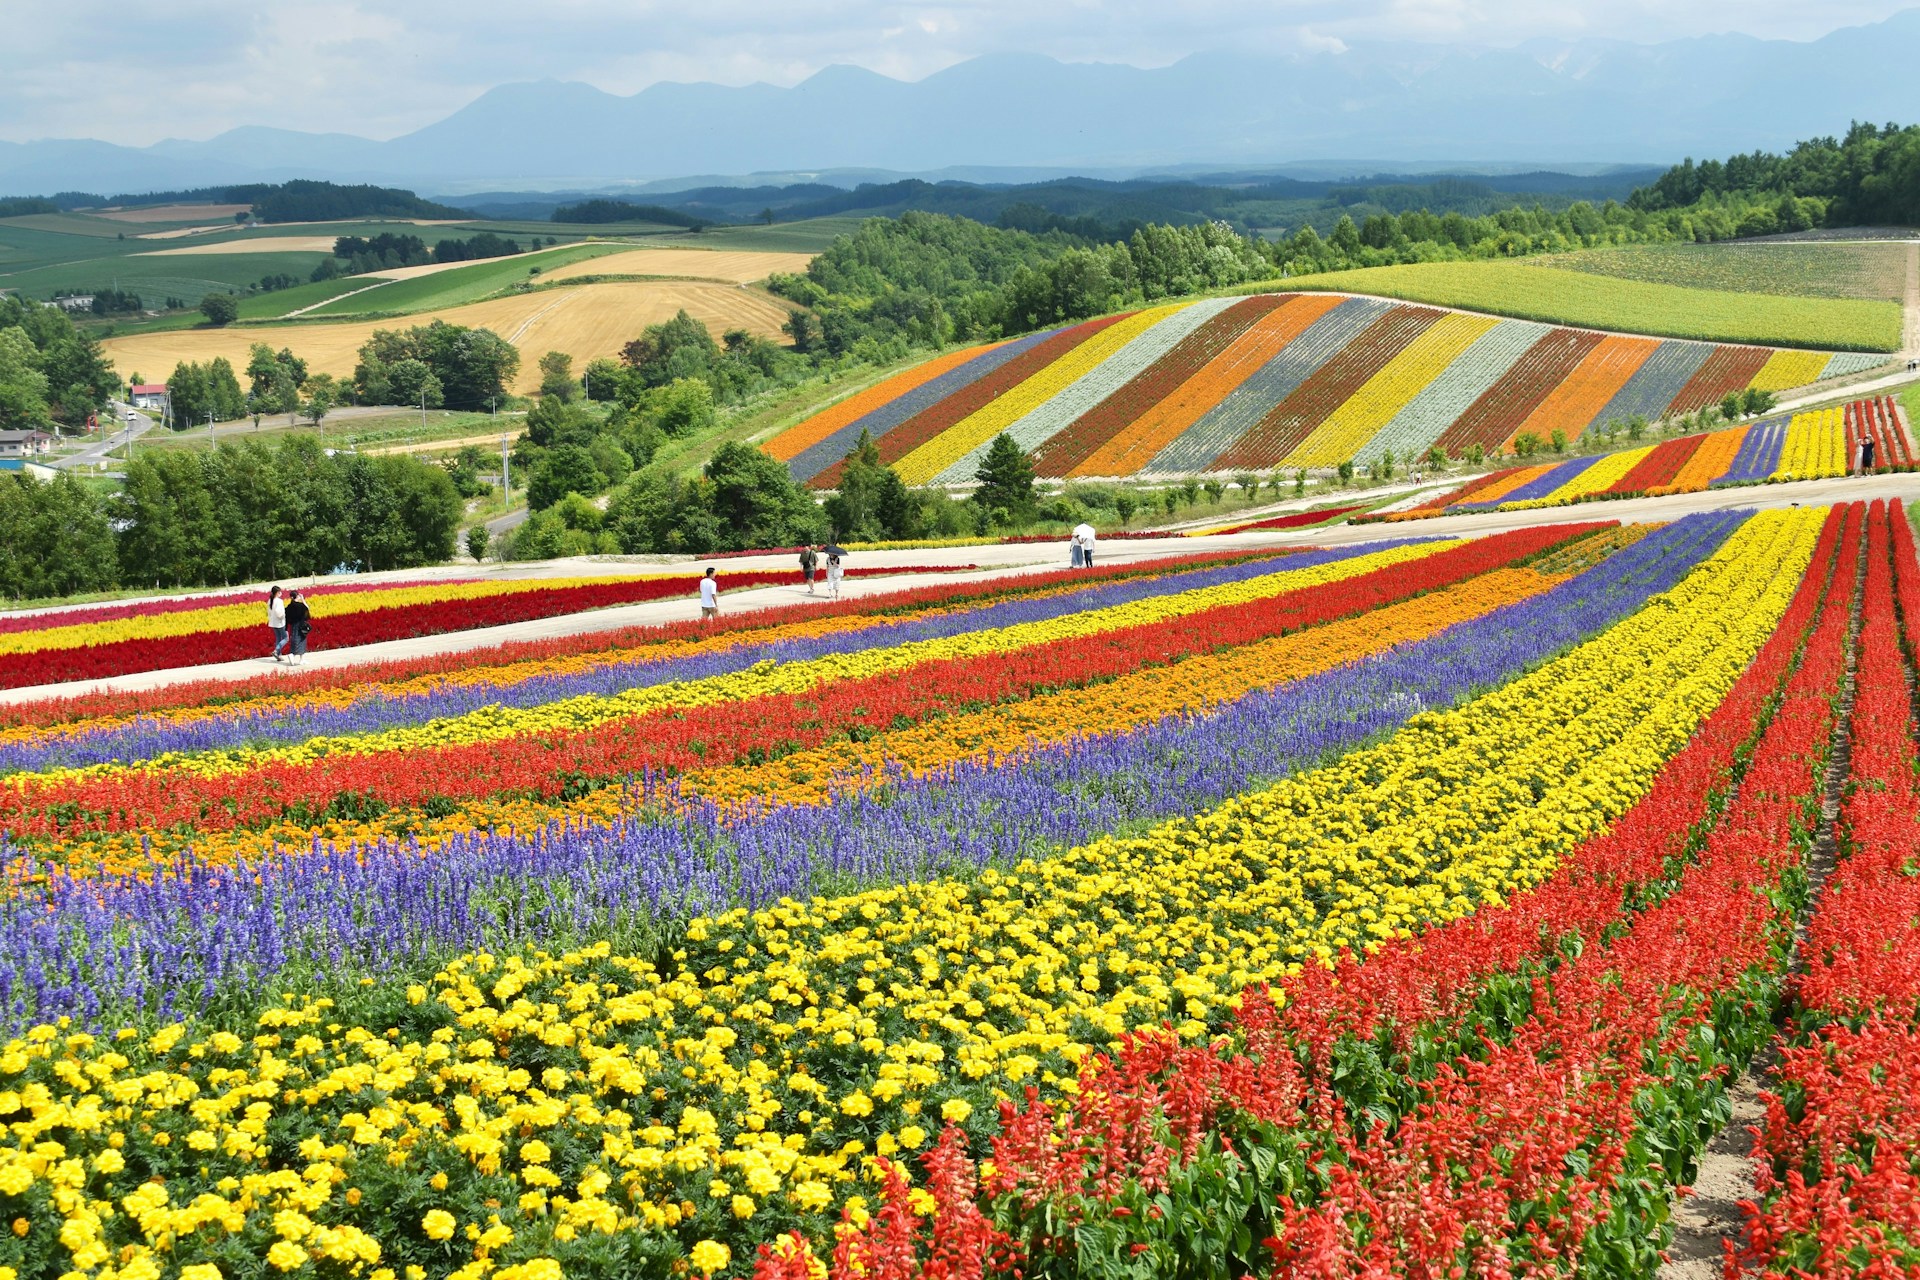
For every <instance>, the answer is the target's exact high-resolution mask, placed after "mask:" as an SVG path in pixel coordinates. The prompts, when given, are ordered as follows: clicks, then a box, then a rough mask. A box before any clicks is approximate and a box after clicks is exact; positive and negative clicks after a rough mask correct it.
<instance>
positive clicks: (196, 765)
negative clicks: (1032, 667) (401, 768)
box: [6, 539, 1459, 794]
mask: <svg viewBox="0 0 1920 1280" xmlns="http://www.w3.org/2000/svg"><path fill="white" fill-rule="evenodd" d="M1458 545H1459V541H1458V540H1457V539H1455V540H1450V541H1445V542H1428V543H1420V544H1418V545H1415V546H1406V547H1396V548H1392V549H1390V550H1387V551H1378V552H1373V553H1371V554H1369V555H1363V556H1354V557H1352V558H1351V559H1347V560H1340V561H1336V562H1334V563H1331V564H1325V565H1315V566H1312V567H1309V568H1304V569H1289V570H1283V571H1281V572H1278V573H1269V574H1263V575H1261V576H1259V577H1257V578H1254V579H1251V580H1249V581H1247V582H1238V583H1229V584H1226V585H1222V586H1215V587H1203V588H1199V589H1196V590H1193V591H1183V592H1179V593H1177V594H1175V595H1170V596H1157V597H1153V598H1150V599H1146V600H1138V601H1134V602H1132V603H1130V604H1123V605H1117V606H1114V607H1112V608H1108V609H1095V610H1088V611H1086V612H1083V613H1075V614H1069V615H1067V616H1065V617H1061V618H1054V619H1049V620H1047V621H1044V622H1027V623H1020V624H1017V625H1015V626H1011V627H1000V628H994V629H991V630H987V631H976V632H969V633H966V634H963V635H957V636H950V637H946V638H944V639H939V640H921V641H915V642H913V643H910V644H901V645H895V646H893V647H891V648H880V649H867V650H863V651H861V652H858V653H846V654H833V655H830V656H828V657H823V658H814V659H810V660H808V661H805V662H784V663H775V662H771V661H768V662H761V663H756V664H755V665H753V666H752V667H749V668H748V669H747V670H745V671H737V672H733V673H731V674H728V675H723V676H713V677H710V678H708V679H705V680H688V681H676V682H673V683H670V684H660V685H650V686H647V687H645V688H639V689H628V690H625V691H624V692H621V693H617V694H583V695H581V696H579V697H575V698H566V699H563V700H561V701H558V702H550V703H547V704H545V705H543V706H538V707H528V708H524V709H520V708H505V707H487V708H483V709H481V710H478V711H474V712H470V713H468V714H466V715H462V716H452V717H448V718H447V719H444V720H435V721H429V722H428V723H426V724H420V725H408V726H406V727H404V728H398V729H388V730H384V731H382V732H379V733H370V734H363V735H358V736H351V737H331V738H311V739H309V740H307V741H306V742H303V743H300V744H298V745H297V746H291V747H270V748H266V749H262V750H229V751H208V752H199V753H193V754H178V753H174V754H167V755H159V756H154V757H153V758H152V759H150V760H145V761H142V762H140V763H138V764H132V765H117V764H103V765H87V766H84V767H82V768H77V769H60V770H49V771H48V772H45V773H37V774H17V775H14V776H13V777H11V778H8V779H7V780H6V781H7V782H8V783H10V784H11V785H13V786H15V787H16V788H19V789H20V790H22V791H24V792H27V793H29V794H31V793H33V792H34V791H37V790H39V789H41V788H44V787H49V786H55V785H58V784H59V783H60V782H62V781H65V780H67V779H72V778H78V777H112V776H116V775H125V774H136V773H144V774H149V775H153V776H165V775H169V774H175V775H177V774H179V773H182V772H191V773H197V774H200V775H203V776H212V775H215V774H219V773H227V772H233V771H236V770H241V769H248V768H253V767H255V766H258V765H263V764H270V763H284V764H296V765H297V764H305V763H308V762H310V761H313V760H318V759H320V758H322V757H325V756H340V755H373V754H376V753H380V752H389V751H409V750H417V749H420V748H425V747H437V746H449V745H459V744H467V743H475V742H493V741H499V740H501V739H503V738H509V737H516V736H519V735H523V734H537V733H552V732H566V731H571V730H582V729H592V728H595V727H597V726H599V725H603V724H606V723H608V722H610V721H613V720H618V719H623V718H625V717H628V716H635V715H640V714H642V713H644V712H648V711H655V710H658V709H660V708H663V707H699V706H709V705H712V704H714V703H720V702H732V701H737V700H739V699H742V698H754V697H762V696H765V695H768V694H780V693H801V692H804V691H806V690H808V689H812V688H815V687H816V686H819V685H821V684H827V683H831V682H834V681H839V680H858V679H861V678H864V677H866V676H872V675H878V674H879V673H881V672H883V671H895V670H899V669H901V668H903V667H911V666H917V665H919V664H921V663H923V662H935V661H940V660H943V659H950V658H966V657H972V656H975V655H978V654H990V653H1004V652H1007V651H1008V650H1012V649H1020V648H1025V647H1027V646H1029V645H1039V644H1059V643H1066V642H1070V641H1072V640H1075V639H1078V638H1080V637H1082V636H1089V635H1097V634H1099V633H1101V632H1104V631H1111V630H1114V629H1116V628H1120V627H1136V626H1144V625H1147V624H1149V623H1154V622H1160V621H1164V620H1165V619H1168V618H1174V617H1178V616H1180V615H1182V614H1186V613H1195V612H1198V611H1200V610H1202V609H1214V608H1221V607H1227V606H1233V605H1241V604H1249V603H1251V602H1253V601H1255V600H1262V599H1266V598H1268V597H1270V596H1275V595H1279V594H1281V593H1283V592H1287V591H1299V590H1303V589H1305V588H1308V587H1316V586H1320V585H1323V584H1325V583H1329V582H1335V581H1338V580H1340V579H1342V578H1350V577H1355V576H1358V575H1360V574H1363V573H1368V572H1371V571H1373V570H1375V569H1380V568H1385V567H1387V566H1389V565H1395V564H1404V563H1406V562H1407V561H1410V560H1417V559H1421V558H1423V557H1426V556H1430V555H1433V554H1434V553H1436V552H1438V551H1444V550H1446V549H1448V548H1449V547H1454V546H1458Z"/></svg>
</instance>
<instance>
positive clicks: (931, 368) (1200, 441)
mask: <svg viewBox="0 0 1920 1280" xmlns="http://www.w3.org/2000/svg"><path fill="white" fill-rule="evenodd" d="M1881 359H1882V358H1881V357H1879V356H1871V355H1856V354H1844V353H1843V354H1837V355H1836V354H1832V353H1828V352H1821V351H1790V350H1775V349H1772V348H1768V347H1749V346H1724V345H1715V344H1712V343H1704V342H1692V341H1684V340H1677V339H1670V340H1662V339H1657V338H1638V337H1630V336H1621V335H1613V336H1608V335H1603V334H1600V333H1597V332H1593V331H1590V330H1577V329H1566V328H1556V327H1554V326H1550V325H1544V324H1538V323H1535V322H1532V321H1527V320H1497V319H1494V318H1493V317H1490V316H1479V315H1472V314H1468V313H1464V312H1451V311H1442V310H1438V309H1436V308H1432V307H1425V306H1417V305H1411V304H1406V303H1395V302H1389V301H1383V300H1381V299H1378V298H1365V297H1350V296H1342V295H1338V294H1289V293H1276V294H1261V295H1256V296H1254V297H1250V298H1237V299H1236V298H1213V299H1205V300H1202V301H1198V302H1190V303H1175V304H1169V305H1164V306H1159V307H1153V308H1150V309H1147V310H1144V311H1138V312H1133V313H1131V314H1128V315H1123V316H1112V317H1106V318H1103V319H1099V320H1090V321H1086V322H1084V323H1081V324H1077V325H1071V326H1068V327H1066V328H1062V329H1057V330H1053V331H1050V332H1047V333H1040V334H1034V335H1032V336H1030V337H1025V338H1020V339H1017V340H1015V341H1012V342H1003V343H997V344H993V345H990V346H984V347H975V348H968V349H966V350H964V351H957V352H947V353H945V354H943V355H941V356H939V357H938V358H936V359H935V360H932V361H929V362H927V363H926V364H923V365H920V366H917V367H916V368H914V369H911V370H909V371H907V372H906V373H903V374H900V375H898V376H896V377H894V378H891V379H889V380H887V381H885V382H882V383H880V384H879V385H877V386H874V387H870V388H867V389H866V390H864V391H860V392H858V393H856V394H855V395H853V396H850V397H848V398H847V399H846V400H844V401H842V402H840V403H839V404H836V405H833V406H830V407H829V408H827V409H826V410H824V411H822V412H821V413H819V414H816V415H815V416H814V417H812V418H809V419H808V420H806V421H804V422H801V423H799V424H798V425H796V426H794V427H791V428H789V429H788V430H786V431H784V432H782V433H780V434H779V435H776V436H775V437H773V439H771V440H769V441H768V442H767V443H766V445H765V446H764V447H765V449H766V451H767V452H768V453H770V454H771V455H772V456H773V457H775V458H777V459H779V460H780V461H782V462H785V463H787V464H788V466H789V467H790V469H791V470H792V472H793V474H794V477H795V478H796V479H798V480H801V481H805V482H807V483H809V484H812V485H813V486H815V487H816V488H831V487H833V485H834V484H835V483H836V480H837V477H838V475H839V464H840V462H841V460H842V459H843V458H844V457H845V456H846V454H847V452H848V450H849V449H851V448H852V446H853V443H854V442H855V441H856V440H857V439H858V438H859V436H860V433H861V432H862V431H865V432H867V433H869V434H870V435H871V436H872V437H873V439H874V440H875V442H876V443H877V444H878V446H879V449H880V456H881V458H882V459H883V460H885V461H886V462H887V463H888V464H890V465H892V466H893V467H894V468H895V469H896V470H898V471H899V473H900V476H901V478H902V479H904V480H906V481H907V482H908V483H909V484H958V483H964V482H966V481H969V480H971V479H972V478H973V476H974V473H975V471H976V470H977V469H978V467H979V464H980V461H981V459H982V458H983V457H984V456H985V452H986V448H987V445H988V444H989V443H990V442H991V441H992V440H993V438H994V437H995V436H997V435H999V434H1000V433H1001V432H1006V433H1008V434H1010V435H1011V436H1013V438H1014V439H1015V440H1016V441H1017V442H1019V444H1020V446H1021V447H1022V448H1023V449H1025V450H1027V451H1028V452H1030V453H1032V454H1033V456H1034V461H1035V467H1036V470H1037V472H1038V474H1040V475H1041V476H1043V477H1056V478H1058V477H1091V476H1130V475H1141V474H1144V475H1177V474H1187V473H1193V472H1205V471H1231V470H1238V469H1248V468H1251V469H1255V470H1264V469H1267V468H1271V467H1276V466H1279V467H1288V468H1295V467H1331V466H1334V465H1337V464H1338V463H1341V462H1345V461H1348V460H1352V461H1355V462H1357V463H1359V464H1361V465H1363V466H1364V465H1366V464H1368V463H1372V462H1375V461H1378V460H1379V459H1380V458H1382V457H1383V456H1384V455H1385V454H1386V453H1387V452H1388V451H1392V452H1393V453H1394V455H1395V456H1396V457H1399V458H1402V459H1404V458H1408V457H1411V456H1414V455H1416V454H1419V453H1423V452H1425V451H1426V450H1427V449H1428V448H1429V447H1430V446H1431V445H1433V444H1435V443H1436V442H1437V443H1439V444H1441V445H1442V446H1444V447H1446V448H1448V449H1449V450H1451V451H1456V452H1457V451H1459V450H1462V449H1465V448H1466V447H1467V446H1469V445H1472V444H1479V445H1480V446H1481V447H1482V448H1484V449H1486V450H1488V451H1493V450H1495V449H1498V448H1500V447H1501V446H1503V445H1505V444H1506V443H1508V442H1509V441H1511V440H1512V439H1513V437H1514V436H1515V435H1517V434H1518V433H1520V432H1522V431H1533V432H1536V433H1538V434H1539V435H1540V436H1541V438H1543V439H1545V438H1547V437H1549V436H1551V435H1552V433H1553V432H1554V431H1556V430H1559V431H1564V432H1565V433H1566V434H1567V436H1568V438H1574V437H1577V436H1578V435H1580V433H1581V432H1583V431H1585V430H1586V429H1587V428H1588V427H1589V426H1592V425H1594V424H1597V423H1603V422H1606V421H1609V420H1611V419H1615V418H1619V419H1625V418H1628V417H1631V416H1632V415H1633V414H1635V413H1639V414H1643V415H1645V416H1648V417H1659V416H1662V415H1664V414H1668V413H1682V412H1688V411H1691V410H1693V409H1696V408H1698V407H1699V406H1701V405H1703V404H1707V403H1710V402H1713V401H1717V400H1719V399H1720V398H1721V397H1722V396H1724V395H1725V394H1726V393H1727V392H1728V391H1732V390H1741V389H1744V388H1746V387H1748V386H1754V387H1761V388H1764V389H1767V390H1783V389H1785V388H1787V387H1791V386H1800V385H1804V384H1807V383H1811V382H1817V381H1819V380H1821V379H1823V378H1830V377H1837V376H1839V375H1842V374H1846V373H1852V372H1857V371H1858V370H1860V369H1864V368H1869V367H1871V366H1872V365H1874V364H1875V363H1878V362H1879V361H1880V360H1881Z"/></svg>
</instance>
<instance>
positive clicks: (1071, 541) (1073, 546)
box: [1067, 533, 1085, 569]
mask: <svg viewBox="0 0 1920 1280" xmlns="http://www.w3.org/2000/svg"><path fill="white" fill-rule="evenodd" d="M1084 562H1085V561H1084V559H1083V553H1082V552H1081V550H1080V535H1079V534H1078V533H1076V534H1074V535H1073V536H1072V537H1071V538H1068V539H1067V563H1068V564H1070V565H1072V566H1073V567H1074V568H1076V569H1078V568H1079V567H1080V566H1081V565H1082V564H1083V563H1084Z"/></svg>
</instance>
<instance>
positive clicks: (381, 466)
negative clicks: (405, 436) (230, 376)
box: [0, 436, 461, 598]
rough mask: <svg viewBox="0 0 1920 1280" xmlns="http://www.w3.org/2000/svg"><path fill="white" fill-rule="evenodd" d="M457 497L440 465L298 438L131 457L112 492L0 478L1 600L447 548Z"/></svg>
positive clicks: (390, 558) (294, 570) (404, 559)
mask: <svg viewBox="0 0 1920 1280" xmlns="http://www.w3.org/2000/svg"><path fill="white" fill-rule="evenodd" d="M460 511H461V504H460V498H459V496H458V495H457V494H456V493H455V492H454V487H453V482H452V481H451V480H450V479H449V478H448V476H447V473H446V471H445V470H444V469H443V468H440V467H436V466H431V465H429V464H427V463H424V462H420V461H418V460H416V459H413V458H407V457H378V458H372V457H365V456H363V455H359V454H351V453H341V454H335V455H332V456H329V455H328V453H327V451H326V450H325V449H323V448H322V447H321V446H320V443H319V442H318V441H317V440H314V439H312V438H310V437H300V436H296V437H293V438H291V439H288V440H286V441H284V442H282V443H280V444H278V445H276V446H273V447H266V446H263V445H261V444H258V443H256V442H254V441H247V442H244V443H242V444H239V445H232V444H223V445H221V446H220V447H219V448H218V449H215V450H210V451H197V450H196V451H186V450H154V451H151V452H149V453H147V454H145V455H143V456H141V457H138V458H136V459H134V461H133V463H132V464H131V465H130V466H129V467H128V468H127V479H126V484H125V486H124V487H123V488H122V490H121V492H119V493H116V494H112V495H103V494H101V493H99V492H98V491H96V490H94V489H92V488H90V487H88V486H87V485H85V484H84V483H82V482H81V481H79V480H76V479H74V478H73V477H72V476H68V475H61V476H60V477H58V478H57V479H55V480H52V481H49V482H42V481H37V480H31V479H27V478H26V477H24V476H20V475H16V474H11V473H0V546H5V547H6V548H7V549H8V554H7V555H5V556H0V596H10V597H15V598H20V597H35V596H56V595H71V594H74V593H77V592H83V591H103V590H108V589H111V588H114V587H123V586H126V587H181V586H213V585H217V584H221V583H228V582H242V581H251V580H260V579H267V578H274V577H282V576H311V575H314V574H321V573H327V572H329V571H331V570H333V569H335V568H337V567H340V566H342V565H344V566H347V567H349V568H354V569H364V570H374V569H406V568H412V567H414V566H417V565H423V564H436V563H438V562H440V561H442V560H445V559H447V558H448V557H449V556H451V555H452V554H453V539H454V532H455V530H456V528H457V527H458V525H459V521H460Z"/></svg>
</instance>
